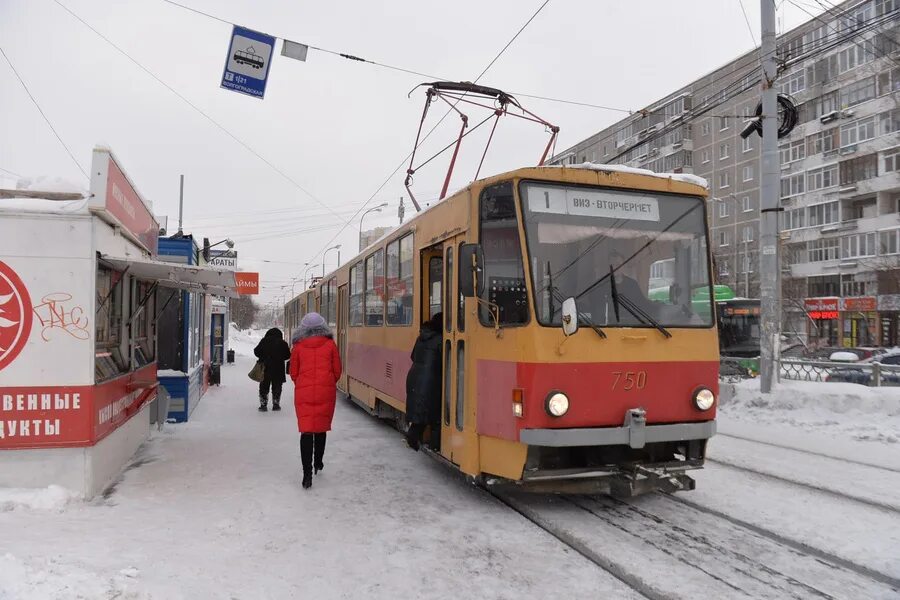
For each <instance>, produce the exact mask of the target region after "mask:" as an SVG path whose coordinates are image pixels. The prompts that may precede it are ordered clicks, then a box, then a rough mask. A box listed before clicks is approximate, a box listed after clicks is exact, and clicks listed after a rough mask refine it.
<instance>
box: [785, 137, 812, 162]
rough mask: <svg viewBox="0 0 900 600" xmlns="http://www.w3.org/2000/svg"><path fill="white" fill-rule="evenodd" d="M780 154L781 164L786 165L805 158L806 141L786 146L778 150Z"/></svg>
mask: <svg viewBox="0 0 900 600" xmlns="http://www.w3.org/2000/svg"><path fill="white" fill-rule="evenodd" d="M779 153H780V154H781V164H782V165H787V164H790V163H792V162H796V161H798V160H803V159H804V158H806V141H805V140H798V141H796V142H791V143H790V144H786V145H784V146H782V147H781V148H780V149H779Z"/></svg>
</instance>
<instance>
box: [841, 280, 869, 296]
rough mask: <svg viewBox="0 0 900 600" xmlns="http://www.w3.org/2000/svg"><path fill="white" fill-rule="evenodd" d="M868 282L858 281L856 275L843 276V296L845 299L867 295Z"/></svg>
mask: <svg viewBox="0 0 900 600" xmlns="http://www.w3.org/2000/svg"><path fill="white" fill-rule="evenodd" d="M866 291H867V290H866V282H865V281H856V277H855V276H854V275H841V295H842V296H844V297H845V298H848V297H849V298H853V297H855V296H865V295H866Z"/></svg>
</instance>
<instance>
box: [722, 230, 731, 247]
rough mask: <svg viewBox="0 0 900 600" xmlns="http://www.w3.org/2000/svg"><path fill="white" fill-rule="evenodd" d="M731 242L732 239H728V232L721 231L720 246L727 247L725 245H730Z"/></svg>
mask: <svg viewBox="0 0 900 600" xmlns="http://www.w3.org/2000/svg"><path fill="white" fill-rule="evenodd" d="M729 243H730V240H729V239H728V232H727V231H720V232H719V246H721V247H725V246H728V245H729Z"/></svg>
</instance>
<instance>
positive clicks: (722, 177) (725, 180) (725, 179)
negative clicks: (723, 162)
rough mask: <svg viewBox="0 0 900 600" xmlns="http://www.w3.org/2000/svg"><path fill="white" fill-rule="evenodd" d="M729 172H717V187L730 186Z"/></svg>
mask: <svg viewBox="0 0 900 600" xmlns="http://www.w3.org/2000/svg"><path fill="white" fill-rule="evenodd" d="M729 175H730V173H728V172H727V171H726V172H725V173H719V189H725V188H727V187H729V186H731V177H730V176H729Z"/></svg>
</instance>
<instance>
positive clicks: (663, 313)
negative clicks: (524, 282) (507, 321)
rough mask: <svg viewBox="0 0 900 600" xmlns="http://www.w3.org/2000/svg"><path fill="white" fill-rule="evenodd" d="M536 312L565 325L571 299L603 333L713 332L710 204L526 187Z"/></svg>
mask: <svg viewBox="0 0 900 600" xmlns="http://www.w3.org/2000/svg"><path fill="white" fill-rule="evenodd" d="M520 195H521V198H522V204H523V211H522V213H523V216H524V219H525V234H526V239H527V242H528V260H529V261H530V263H531V274H532V278H533V289H534V291H535V296H536V298H535V308H536V311H535V312H536V314H537V317H538V320H539V321H540V323H541V324H543V325H550V326H560V325H561V322H562V317H561V307H562V302H563V300H565V299H566V298H570V297H573V298H575V300H576V302H577V307H578V313H579V320H580V321H581V322H582V323H583V324H588V323H589V322H590V323H593V324H594V325H597V326H602V327H657V326H662V327H710V326H711V325H712V314H713V311H712V299H711V286H710V280H709V269H708V264H709V259H708V255H707V244H706V227H705V214H704V210H703V200H702V199H701V198H699V197H695V196H677V195H673V194H660V193H655V192H646V191H623V190H615V189H609V188H598V187H585V186H565V185H559V184H552V183H543V182H542V183H537V182H523V183H522V184H521V187H520Z"/></svg>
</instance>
